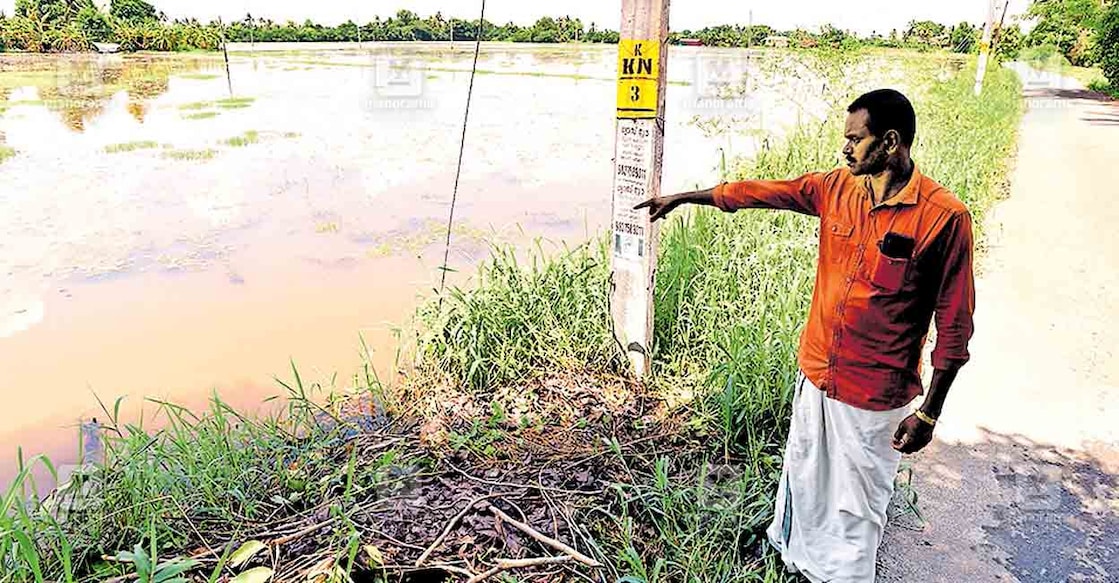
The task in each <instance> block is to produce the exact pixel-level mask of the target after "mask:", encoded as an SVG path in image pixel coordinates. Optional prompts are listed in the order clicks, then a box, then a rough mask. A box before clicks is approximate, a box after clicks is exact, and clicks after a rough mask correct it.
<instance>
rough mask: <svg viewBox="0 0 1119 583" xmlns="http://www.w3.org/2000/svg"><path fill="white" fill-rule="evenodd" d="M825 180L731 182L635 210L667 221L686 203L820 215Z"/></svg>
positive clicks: (649, 202) (810, 177)
mask: <svg viewBox="0 0 1119 583" xmlns="http://www.w3.org/2000/svg"><path fill="white" fill-rule="evenodd" d="M823 180H824V175H823V174H805V175H804V176H801V177H800V178H795V179H793V180H744V181H742V182H728V183H724V184H720V185H719V186H716V187H715V188H709V189H707V190H696V191H692V192H683V193H680V194H673V195H669V196H661V197H657V198H652V199H649V200H647V201H645V202H643V203H641V204H639V205H637V206H636V207H634V208H635V209H643V208H647V209H649V214H650V215H651V216H652V220H653V221H657V220H660V219H663V218H664V217H665V216H667V215H668V213H670V212H672V211H673V210H675V209H676V208H677V207H679V206H681V205H684V204H698V205H706V206H716V207H719V208H720V209H722V210H724V211H727V212H734V211H736V210H738V209H745V208H768V209H781V210H790V211H796V212H798V213H803V214H806V215H815V216H819V215H820V202H819V201H820V192H821V190H823Z"/></svg>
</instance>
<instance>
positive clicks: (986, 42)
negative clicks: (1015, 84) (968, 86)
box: [975, 0, 995, 97]
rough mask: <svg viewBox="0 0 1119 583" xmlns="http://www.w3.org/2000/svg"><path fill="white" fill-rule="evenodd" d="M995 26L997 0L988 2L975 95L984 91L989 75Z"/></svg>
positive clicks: (976, 71)
mask: <svg viewBox="0 0 1119 583" xmlns="http://www.w3.org/2000/svg"><path fill="white" fill-rule="evenodd" d="M994 28H995V0H988V2H987V26H986V27H984V28H983V41H982V42H981V43H980V44H979V66H978V67H977V68H976V69H975V96H976V97H979V95H980V94H982V93H983V78H984V77H986V76H987V61H988V59H990V56H991V35H992V34H994Z"/></svg>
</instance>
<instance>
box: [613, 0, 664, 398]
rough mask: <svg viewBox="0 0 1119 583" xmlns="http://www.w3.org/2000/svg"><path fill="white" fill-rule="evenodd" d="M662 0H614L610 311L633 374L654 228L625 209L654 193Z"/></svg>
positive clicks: (644, 349) (648, 345)
mask: <svg viewBox="0 0 1119 583" xmlns="http://www.w3.org/2000/svg"><path fill="white" fill-rule="evenodd" d="M668 4H669V0H622V25H621V30H620V33H621V38H620V41H619V43H618V95H617V102H618V103H617V134H616V136H615V141H614V193H613V204H612V207H613V212H612V213H611V214H612V216H611V221H610V226H611V240H610V247H611V277H610V312H611V318H612V319H613V322H614V335H615V337H616V338H617V340H618V342H619V344H621V346H622V348H623V349H625V351H626V355H627V356H628V358H629V361H630V364H631V367H632V370H633V373H634V374H635V375H636V376H637V377H641V376H644V374H645V373H646V371H648V369H649V359H650V358H651V356H652V343H653V292H654V289H655V281H656V270H657V229H656V226H655V225H653V224H652V222H651V221H650V220H649V214H648V212H647V211H645V210H640V211H635V210H633V207H634V206H636V205H637V204H639V203H641V202H644V201H645V200H647V199H649V198H652V197H654V196H658V195H659V194H660V189H661V162H662V160H663V159H664V110H665V107H664V104H665V82H666V80H667V76H666V74H665V68H666V64H667V63H668V46H667V44H668Z"/></svg>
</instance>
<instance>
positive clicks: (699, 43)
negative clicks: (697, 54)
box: [680, 38, 703, 47]
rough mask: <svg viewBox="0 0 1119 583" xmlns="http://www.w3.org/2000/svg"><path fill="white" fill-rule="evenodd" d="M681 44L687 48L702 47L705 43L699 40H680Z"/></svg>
mask: <svg viewBox="0 0 1119 583" xmlns="http://www.w3.org/2000/svg"><path fill="white" fill-rule="evenodd" d="M680 44H682V45H684V46H686V47H702V46H703V41H701V40H699V39H698V38H682V39H680Z"/></svg>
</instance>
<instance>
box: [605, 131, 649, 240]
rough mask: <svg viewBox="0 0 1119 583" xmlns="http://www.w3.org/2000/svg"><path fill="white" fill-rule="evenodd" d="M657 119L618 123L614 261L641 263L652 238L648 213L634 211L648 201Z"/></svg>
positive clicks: (615, 161) (615, 173)
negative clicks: (647, 228)
mask: <svg viewBox="0 0 1119 583" xmlns="http://www.w3.org/2000/svg"><path fill="white" fill-rule="evenodd" d="M655 123H656V120H655V119H619V120H618V135H617V140H616V142H615V143H616V145H617V146H616V150H615V159H614V217H613V231H614V241H613V248H614V257H616V258H618V259H623V260H629V261H640V260H641V259H643V258H644V254H645V240H646V238H647V237H648V236H649V234H648V233H647V232H646V228H645V225H646V223H648V212H649V211H647V210H645V209H641V210H633V207H635V206H637V205H638V204H640V203H642V202H645V201H646V200H648V192H649V184H650V182H651V175H652V171H653V147H654V145H653V135H654V129H655V126H654V125H653V124H655Z"/></svg>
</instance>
